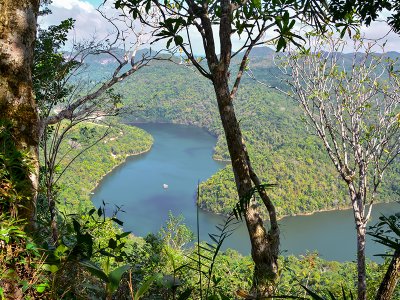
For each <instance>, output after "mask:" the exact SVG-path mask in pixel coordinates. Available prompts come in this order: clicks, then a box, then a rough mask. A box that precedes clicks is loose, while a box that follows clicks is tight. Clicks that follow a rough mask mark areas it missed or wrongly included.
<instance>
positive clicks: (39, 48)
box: [32, 19, 80, 117]
mask: <svg viewBox="0 0 400 300" xmlns="http://www.w3.org/2000/svg"><path fill="white" fill-rule="evenodd" d="M73 27H74V20H72V19H67V20H64V21H62V22H61V23H60V24H59V25H53V26H50V27H49V28H48V29H46V30H43V29H39V32H38V38H37V40H36V43H35V51H34V66H33V70H32V74H33V76H32V81H33V89H34V91H35V97H36V101H37V103H38V106H39V107H40V113H41V116H42V117H43V116H47V115H48V114H49V113H50V110H51V109H52V108H53V107H54V106H55V105H57V104H59V103H60V102H61V101H63V100H64V99H65V97H66V96H67V95H68V94H69V93H70V92H71V89H72V86H71V85H70V84H67V81H68V80H69V75H70V74H71V72H72V71H73V70H74V69H75V68H77V67H78V66H79V65H80V63H79V62H77V61H75V60H73V59H71V60H69V59H68V58H67V57H65V54H64V53H62V47H63V46H65V43H66V41H67V34H68V32H69V31H70V30H71V29H72V28H73Z"/></svg>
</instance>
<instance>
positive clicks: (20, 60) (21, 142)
mask: <svg viewBox="0 0 400 300" xmlns="http://www.w3.org/2000/svg"><path fill="white" fill-rule="evenodd" d="M38 10H39V0H18V1H15V0H0V121H2V122H5V123H7V122H8V123H11V126H10V131H11V132H10V133H11V135H12V140H13V141H12V144H13V145H6V146H7V147H9V148H10V147H15V150H16V151H18V152H19V153H24V154H25V153H27V154H28V156H29V158H30V161H29V162H28V165H29V167H30V168H29V169H26V170H27V171H26V172H25V174H23V176H21V177H20V178H19V179H18V182H19V183H22V182H25V183H26V184H18V185H17V189H16V191H17V193H18V196H21V199H23V200H21V202H20V203H17V206H18V217H19V218H23V219H26V220H27V221H28V223H29V225H30V226H33V225H34V218H35V203H36V194H37V187H38V173H39V172H38V171H39V163H38V144H39V135H38V113H37V108H36V103H35V99H34V97H33V92H32V76H31V67H32V64H33V50H34V42H35V37H36V19H37V14H38ZM0 142H1V143H3V142H4V141H0ZM8 143H10V142H8ZM0 209H4V207H1V208H0Z"/></svg>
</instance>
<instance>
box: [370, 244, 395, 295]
mask: <svg viewBox="0 0 400 300" xmlns="http://www.w3.org/2000/svg"><path fill="white" fill-rule="evenodd" d="M399 275H400V249H397V250H396V251H395V252H394V254H393V257H392V260H391V261H390V264H389V267H388V269H387V271H386V274H385V277H383V280H382V282H381V285H380V286H379V289H378V293H377V294H376V298H375V300H390V299H392V296H393V292H394V289H395V288H396V285H397V281H398V280H399Z"/></svg>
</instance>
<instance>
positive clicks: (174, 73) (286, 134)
mask: <svg viewBox="0 0 400 300" xmlns="http://www.w3.org/2000/svg"><path fill="white" fill-rule="evenodd" d="M253 52H254V55H253V56H250V61H249V66H250V67H251V70H252V72H253V73H254V75H255V76H256V78H257V79H260V80H262V81H264V82H266V83H267V84H271V85H276V83H277V79H276V77H275V76H277V75H278V73H277V72H278V70H277V69H276V67H274V66H273V65H272V64H271V62H272V61H273V57H272V55H273V51H272V50H268V48H255V49H254V50H253ZM343 59H346V56H345V57H344V58H343ZM236 62H237V60H235V59H234V60H233V66H232V68H235V67H236V66H235V64H236ZM102 67H104V66H102ZM242 80H243V82H242V87H241V90H240V91H239V92H238V94H237V97H236V98H235V110H236V113H237V115H238V119H239V120H240V125H241V127H242V129H243V134H244V138H245V141H246V145H247V149H248V151H249V154H250V158H251V160H252V161H253V167H254V169H255V171H256V172H257V174H259V176H260V180H261V181H262V182H271V183H277V186H276V187H274V188H273V189H272V190H271V191H270V195H271V199H272V200H273V201H274V204H275V206H276V209H277V214H278V216H279V217H282V216H285V215H294V214H303V213H310V212H314V211H319V210H329V209H338V208H345V207H349V202H348V201H347V198H348V197H347V190H346V189H345V187H344V186H343V183H342V182H341V180H340V178H338V177H337V174H336V170H335V169H334V168H333V166H332V164H331V161H330V160H329V157H328V155H326V154H325V153H324V152H323V151H322V149H323V145H322V144H321V142H320V141H319V140H318V138H317V137H316V136H314V135H312V133H311V132H310V131H308V130H307V128H306V126H305V124H304V120H303V117H302V114H301V111H300V110H299V108H298V106H297V105H296V104H295V103H294V102H292V101H291V100H290V99H289V98H288V97H283V96H282V95H280V94H278V93H276V92H273V91H271V89H268V88H266V87H264V86H262V85H258V84H255V83H254V82H253V81H251V80H249V79H248V78H246V77H243V79H242ZM188 81H190V82H196V85H188V84H187V82H188ZM152 82H157V83H158V84H157V85H155V84H154V85H153V84H151V83H152ZM133 84H134V85H135V88H134V89H133V88H132V86H133ZM160 86H162V88H160ZM117 91H118V92H120V93H121V94H122V95H123V98H124V99H125V100H124V103H125V113H124V114H123V115H122V116H121V118H122V120H123V121H126V122H135V121H136V122H137V121H147V122H171V123H179V124H188V125H195V126H199V127H204V128H206V129H207V130H208V131H210V132H211V133H212V134H215V135H216V136H217V137H218V141H217V144H216V146H215V153H214V158H216V159H219V160H229V154H228V151H227V146H226V142H225V138H224V135H223V132H222V128H221V125H220V120H219V116H218V113H217V111H218V108H217V105H216V101H215V99H214V97H213V96H210V95H213V90H212V88H211V87H210V86H209V84H208V82H207V81H206V79H203V78H202V77H200V76H199V75H196V74H195V73H192V72H188V71H187V68H180V67H177V66H176V65H174V64H168V63H166V62H154V63H152V65H151V66H149V67H148V68H146V69H143V70H141V74H140V76H139V74H134V75H133V76H132V78H129V79H128V80H127V81H126V82H124V83H122V84H121V85H119V86H118V87H117ZM398 174H400V169H399V165H398V164H393V166H392V167H391V168H390V170H388V172H387V173H386V174H385V177H384V182H383V185H382V189H381V191H382V193H381V194H380V195H379V197H378V199H377V202H379V201H385V202H389V201H394V200H395V199H396V191H399V185H398V184H397V181H398V180H397V178H398V176H399V175H398ZM200 190H201V193H200V195H201V196H200V199H199V206H200V207H201V208H203V209H206V210H208V211H212V212H216V213H222V214H226V215H227V214H229V213H230V211H231V209H232V207H234V205H235V204H236V203H237V202H238V200H239V199H238V198H237V192H236V186H235V183H234V180H233V173H232V170H231V167H230V166H227V167H225V168H224V169H222V170H220V171H219V172H217V173H216V174H214V175H213V176H212V177H211V178H209V179H208V180H206V181H205V182H203V183H201V186H200ZM264 214H265V212H264Z"/></svg>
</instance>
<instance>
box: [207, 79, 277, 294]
mask: <svg viewBox="0 0 400 300" xmlns="http://www.w3.org/2000/svg"><path fill="white" fill-rule="evenodd" d="M219 75H220V74H218V73H217V74H215V76H214V81H213V83H214V89H215V92H216V96H217V102H218V108H219V112H220V117H221V121H222V125H223V128H224V131H225V136H226V141H227V145H228V150H229V154H230V157H231V162H232V167H233V173H234V176H235V182H236V187H237V190H238V195H239V198H243V197H245V196H247V195H248V193H249V191H250V190H251V188H252V186H253V184H252V182H253V183H254V184H256V185H258V184H260V182H259V180H258V178H257V176H256V174H255V173H254V171H253V170H252V167H251V164H250V159H249V156H248V153H247V150H246V146H245V144H244V140H243V137H242V133H241V130H240V126H239V123H238V121H237V119H236V115H235V111H234V107H233V103H232V99H231V97H230V93H229V87H228V82H227V79H226V77H224V76H223V75H220V76H219ZM259 192H260V196H261V197H262V200H263V201H264V203H265V202H266V201H267V202H268V204H269V205H270V206H272V214H271V211H270V210H271V207H269V212H270V222H271V230H270V231H269V232H268V233H267V232H266V230H265V227H264V224H263V221H262V219H261V217H260V215H259V213H258V211H257V209H256V208H255V207H254V206H252V205H250V207H249V208H248V210H247V213H246V215H245V220H246V225H247V229H248V232H249V236H250V241H251V255H252V258H253V261H254V263H255V269H254V278H253V289H252V290H253V292H254V293H255V294H256V296H265V295H272V294H273V289H274V283H275V280H276V278H277V272H278V254H279V229H278V225H277V222H276V215H275V209H274V207H273V205H272V203H271V202H270V200H269V198H268V196H267V194H266V192H265V191H264V190H260V191H259ZM266 205H267V204H266ZM267 208H268V207H267Z"/></svg>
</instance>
